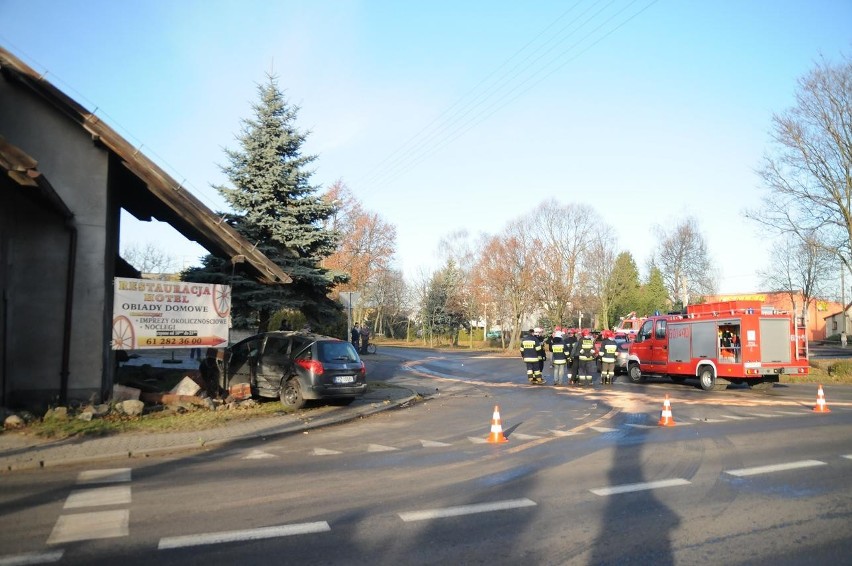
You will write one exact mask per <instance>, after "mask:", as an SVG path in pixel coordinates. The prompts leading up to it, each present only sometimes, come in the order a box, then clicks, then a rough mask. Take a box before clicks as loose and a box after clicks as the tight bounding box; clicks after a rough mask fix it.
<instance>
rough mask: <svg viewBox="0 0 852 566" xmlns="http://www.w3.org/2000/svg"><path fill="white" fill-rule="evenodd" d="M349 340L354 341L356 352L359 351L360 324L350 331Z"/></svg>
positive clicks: (356, 324)
mask: <svg viewBox="0 0 852 566" xmlns="http://www.w3.org/2000/svg"><path fill="white" fill-rule="evenodd" d="M349 339H350V340H351V341H352V345H353V346H354V347H355V351H356V352H357V351H358V344H360V343H361V333H360V332H358V323H357V322H356V323H355V324H353V325H352V330H350V331H349Z"/></svg>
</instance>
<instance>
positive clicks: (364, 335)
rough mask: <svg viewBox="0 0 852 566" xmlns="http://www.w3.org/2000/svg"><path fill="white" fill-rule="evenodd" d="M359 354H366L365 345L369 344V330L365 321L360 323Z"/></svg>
mask: <svg viewBox="0 0 852 566" xmlns="http://www.w3.org/2000/svg"><path fill="white" fill-rule="evenodd" d="M360 332H361V353H362V354H366V353H367V344H369V343H370V328H369V327H368V326H367V321H364V322H363V323H361V331H360Z"/></svg>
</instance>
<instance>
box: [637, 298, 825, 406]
mask: <svg viewBox="0 0 852 566" xmlns="http://www.w3.org/2000/svg"><path fill="white" fill-rule="evenodd" d="M791 373H792V374H799V375H802V374H807V373H808V343H807V336H806V334H805V328H804V326H800V325H798V324H797V321H796V319H795V317H792V316H790V314H789V313H783V312H779V311H776V310H775V309H774V308H772V307H769V306H766V305H764V304H763V303H762V302H761V301H726V302H721V303H707V304H701V305H690V306H688V307H687V310H686V313H685V314H675V315H672V314H669V315H660V316H651V317H648V318H647V319H646V320H645V321H644V322H643V323H642V326H641V327H640V328H639V331H638V332H637V333H636V339H635V340H634V341H633V342H631V344H630V352H629V356H628V362H627V374H628V377H629V379H630V381H632V382H633V383H641V382H643V381H644V380H645V378H646V377H647V376H650V375H654V376H667V377H670V378H671V379H672V381H674V382H676V383H682V382H683V381H685V380H686V379H687V378H688V377H697V378H698V381H699V384H700V385H701V388H702V389H704V390H705V391H711V390H713V391H721V390H724V389H726V388H727V387H728V385H730V384H731V383H734V384H747V385H748V386H749V387H752V388H754V389H769V388H771V387H772V386H773V384H774V383H778V381H779V379H780V377H781V375H783V374H791Z"/></svg>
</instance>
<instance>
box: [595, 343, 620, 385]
mask: <svg viewBox="0 0 852 566" xmlns="http://www.w3.org/2000/svg"><path fill="white" fill-rule="evenodd" d="M601 336H602V337H603V341H602V342H601V345H600V350H598V355H599V356H600V358H601V385H612V384H613V383H615V359H616V356H617V355H618V343H617V342H616V341H615V340H613V337H614V336H615V334H614V333H613V331H612V330H604V331H603V332H602V333H601Z"/></svg>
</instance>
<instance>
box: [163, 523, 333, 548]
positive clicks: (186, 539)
mask: <svg viewBox="0 0 852 566" xmlns="http://www.w3.org/2000/svg"><path fill="white" fill-rule="evenodd" d="M330 530H331V527H330V526H329V525H328V523H327V522H326V521H317V522H315V523H298V524H294V525H280V526H277V527H262V528H259V529H248V530H245V531H225V532H221V533H209V534H202V535H187V536H180V537H166V538H162V539H160V544H158V545H157V549H158V550H169V549H172V548H185V547H188V546H203V545H207V544H221V543H224V542H242V541H247V540H261V539H267V538H276V537H287V536H292V535H305V534H311V533H323V532H328V531H330Z"/></svg>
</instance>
